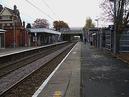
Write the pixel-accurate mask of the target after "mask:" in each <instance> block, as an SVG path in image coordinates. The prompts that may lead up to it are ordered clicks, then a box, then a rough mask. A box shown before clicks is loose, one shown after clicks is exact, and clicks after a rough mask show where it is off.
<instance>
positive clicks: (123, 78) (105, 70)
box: [81, 44, 129, 97]
mask: <svg viewBox="0 0 129 97" xmlns="http://www.w3.org/2000/svg"><path fill="white" fill-rule="evenodd" d="M81 97H129V65H128V64H126V63H124V62H122V61H120V60H118V59H116V58H113V57H112V56H111V55H108V54H104V53H103V52H102V51H101V50H97V49H96V48H94V47H91V46H89V45H88V44H87V45H82V48H81Z"/></svg>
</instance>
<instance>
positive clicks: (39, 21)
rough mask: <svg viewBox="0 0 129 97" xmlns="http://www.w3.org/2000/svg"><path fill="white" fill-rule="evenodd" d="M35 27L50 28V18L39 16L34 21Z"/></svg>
mask: <svg viewBox="0 0 129 97" xmlns="http://www.w3.org/2000/svg"><path fill="white" fill-rule="evenodd" d="M33 27H35V28H49V23H48V20H46V19H40V18H37V19H36V20H35V21H34V23H33Z"/></svg>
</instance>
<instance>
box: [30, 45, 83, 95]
mask: <svg viewBox="0 0 129 97" xmlns="http://www.w3.org/2000/svg"><path fill="white" fill-rule="evenodd" d="M80 50H81V43H77V44H76V45H75V47H74V48H73V50H71V52H70V53H69V54H68V55H67V56H66V58H65V59H64V60H63V61H62V62H61V63H60V64H59V65H60V66H59V65H58V66H59V68H58V67H57V68H56V69H55V74H54V73H53V76H52V75H50V76H49V77H48V79H47V80H46V81H45V82H44V83H43V84H42V85H41V86H40V88H39V89H38V90H37V91H36V92H35V94H34V95H33V96H32V97H80V53H81V51H80ZM56 70H57V71H56Z"/></svg>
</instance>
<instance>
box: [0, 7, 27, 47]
mask: <svg viewBox="0 0 129 97" xmlns="http://www.w3.org/2000/svg"><path fill="white" fill-rule="evenodd" d="M0 11H1V12H0V28H1V29H4V30H6V32H5V42H4V45H5V47H20V46H27V45H28V36H27V31H26V29H25V23H24V22H23V23H22V21H21V18H20V13H19V10H18V9H17V7H16V5H14V9H10V8H7V7H4V8H3V7H2V5H0Z"/></svg>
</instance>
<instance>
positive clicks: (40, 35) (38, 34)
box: [28, 28, 61, 46]
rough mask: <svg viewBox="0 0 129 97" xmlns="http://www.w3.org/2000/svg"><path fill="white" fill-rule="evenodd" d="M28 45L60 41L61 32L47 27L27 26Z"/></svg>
mask: <svg viewBox="0 0 129 97" xmlns="http://www.w3.org/2000/svg"><path fill="white" fill-rule="evenodd" d="M28 34H29V46H42V45H46V44H51V43H54V42H58V41H60V35H61V33H60V32H58V31H54V30H51V29H47V28H29V29H28Z"/></svg>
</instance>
